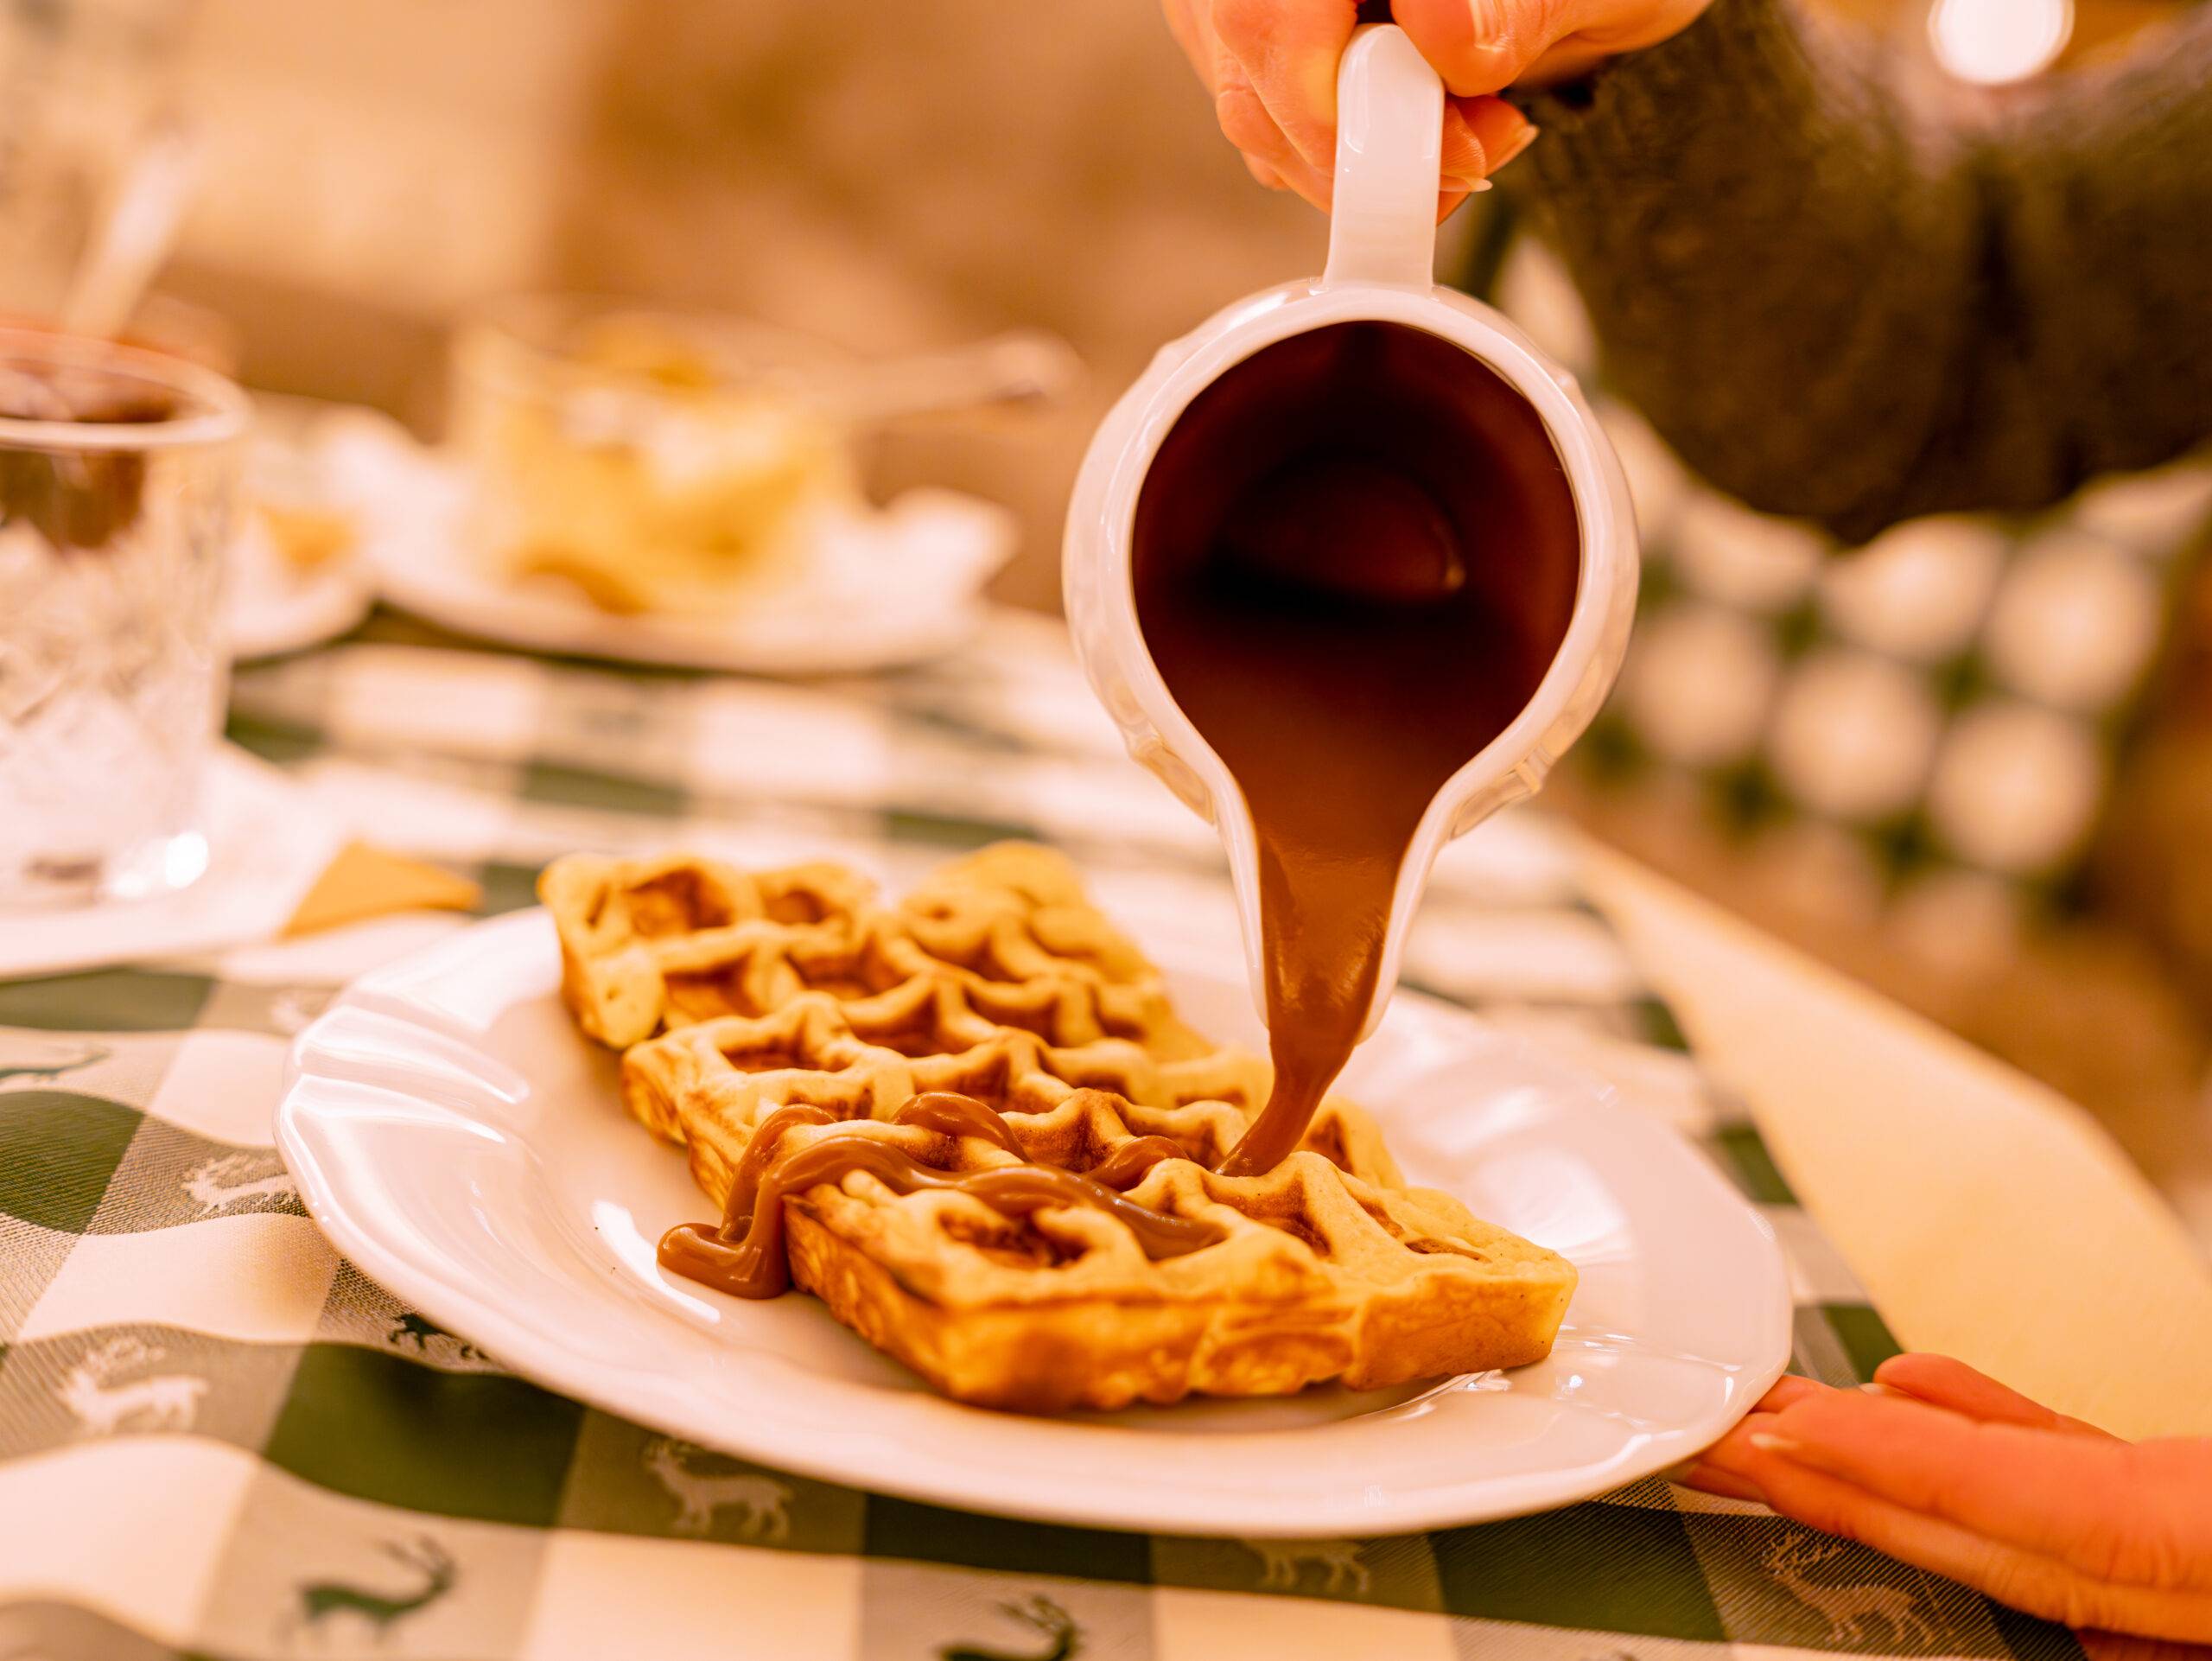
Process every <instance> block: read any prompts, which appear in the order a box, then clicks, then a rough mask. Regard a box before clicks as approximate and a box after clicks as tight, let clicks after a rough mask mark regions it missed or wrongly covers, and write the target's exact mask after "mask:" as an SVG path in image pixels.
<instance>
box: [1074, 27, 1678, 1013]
mask: <svg viewBox="0 0 2212 1661" xmlns="http://www.w3.org/2000/svg"><path fill="white" fill-rule="evenodd" d="M1337 85H1338V101H1337V113H1338V136H1337V172H1336V192H1335V217H1334V219H1333V220H1332V222H1331V224H1330V227H1329V261H1328V267H1327V269H1326V270H1325V271H1324V272H1323V274H1322V276H1321V277H1320V279H1319V281H1318V282H1317V281H1313V280H1311V279H1308V280H1306V281H1304V282H1299V283H1285V284H1283V285H1282V286H1281V288H1276V289H1270V290H1267V291H1265V292H1264V293H1261V294H1255V295H1252V296H1249V297H1247V298H1245V299H1243V300H1241V301H1238V302H1236V304H1235V305H1232V306H1230V307H1229V308H1228V309H1225V310H1224V311H1221V312H1217V313H1216V314H1215V315H1213V316H1212V317H1211V318H1209V319H1207V320H1206V321H1205V322H1204V323H1202V324H1200V325H1199V326H1198V328H1197V329H1195V330H1193V331H1192V333H1191V334H1186V335H1185V336H1184V337H1183V338H1182V339H1181V340H1176V341H1173V342H1171V343H1170V344H1169V345H1167V346H1166V347H1162V348H1161V349H1160V353H1159V354H1158V355H1157V356H1156V357H1154V359H1153V360H1152V364H1151V366H1149V367H1148V368H1147V370H1146V371H1145V372H1144V374H1143V375H1142V376H1141V377H1140V378H1139V379H1138V380H1137V382H1136V384H1135V385H1133V386H1131V387H1130V388H1129V390H1128V391H1127V392H1126V393H1124V394H1123V395H1122V398H1121V401H1120V402H1119V403H1117V404H1116V405H1115V406H1114V408H1113V410H1111V411H1110V412H1109V414H1108V416H1107V417H1106V419H1105V421H1104V422H1103V423H1102V424H1101V425H1100V427H1099V429H1098V434H1097V436H1096V437H1095V438H1094V439H1092V441H1091V444H1090V452H1089V454H1088V455H1086V456H1085V457H1084V464H1083V469H1082V472H1081V473H1080V474H1078V476H1077V480H1076V486H1075V493H1074V496H1073V498H1072V500H1071V502H1070V505H1069V509H1068V525H1067V540H1066V550H1065V567H1064V570H1063V581H1064V583H1065V594H1066V601H1067V613H1068V621H1069V625H1070V627H1071V629H1072V631H1073V633H1074V637H1075V645H1076V649H1077V653H1078V655H1079V656H1080V657H1081V659H1082V660H1083V666H1084V672H1085V673H1086V674H1087V675H1088V676H1089V677H1090V684H1091V686H1092V688H1093V690H1096V692H1097V694H1098V697H1099V698H1100V700H1101V701H1102V702H1103V703H1104V704H1105V706H1106V709H1107V710H1108V712H1109V714H1111V715H1112V716H1113V717H1114V720H1115V721H1116V723H1117V724H1118V725H1119V726H1120V728H1121V729H1122V738H1123V740H1124V741H1125V742H1126V743H1127V744H1128V748H1129V754H1131V755H1132V756H1134V757H1135V759H1136V760H1138V761H1140V762H1141V763H1142V764H1143V765H1144V766H1145V767H1148V768H1149V769H1151V771H1152V772H1154V773H1156V774H1158V775H1159V776H1160V779H1161V780H1164V781H1165V782H1166V785H1167V786H1168V788H1169V789H1171V790H1173V792H1175V794H1176V795H1177V796H1178V797H1179V798H1181V799H1182V800H1183V801H1184V802H1185V803H1186V804H1187V805H1189V806H1190V807H1191V808H1192V809H1193V810H1194V811H1197V812H1198V814H1199V815H1200V816H1201V817H1203V818H1205V819H1206V820H1207V822H1208V823H1210V824H1212V825H1213V827H1214V829H1215V831H1217V833H1218V834H1219V836H1220V837H1221V840H1222V844H1223V846H1224V849H1225V850H1226V851H1227V853H1228V856H1229V867H1230V878H1231V880H1232V881H1233V882H1234V883H1235V885H1236V902H1237V910H1238V914H1239V918H1240V920H1241V921H1242V923H1243V930H1244V957H1245V965H1246V969H1247V971H1248V972H1249V976H1250V978H1251V984H1252V994H1253V997H1254V1000H1255V1002H1257V1003H1258V1004H1259V1006H1260V1008H1261V1009H1262V1012H1264V1011H1265V1009H1266V1008H1267V995H1266V983H1265V980H1264V978H1263V971H1262V964H1261V961H1260V881H1259V868H1258V856H1257V853H1256V850H1255V841H1254V836H1253V830H1252V821H1251V816H1250V814H1249V811H1248V810H1247V809H1246V807H1245V805H1244V799H1243V795H1242V793H1241V792H1239V791H1238V789H1237V787H1236V781H1235V780H1233V779H1232V778H1231V777H1230V773H1229V770H1228V768H1227V767H1224V765H1223V763H1222V760H1221V758H1220V757H1219V756H1217V754H1214V751H1213V749H1212V748H1211V746H1209V745H1208V744H1207V742H1206V741H1205V739H1204V738H1202V737H1201V736H1200V735H1199V734H1198V729H1196V728H1195V727H1193V726H1192V723H1191V722H1190V719H1189V717H1188V716H1185V714H1184V713H1183V710H1181V708H1180V707H1179V705H1178V704H1177V703H1176V702H1175V700H1174V698H1173V697H1171V696H1170V695H1169V693H1168V690H1167V687H1166V683H1165V682H1164V681H1163V680H1162V679H1161V678H1160V671H1159V669H1158V668H1157V667H1156V666H1155V665H1154V663H1153V660H1152V654H1151V652H1149V651H1148V650H1147V647H1146V645H1145V640H1144V635H1143V633H1142V632H1141V629H1140V628H1139V627H1138V624H1137V611H1136V597H1135V589H1134V587H1133V585H1132V582H1131V561H1130V548H1131V540H1130V532H1131V527H1132V524H1133V521H1134V518H1135V511H1136V503H1137V497H1138V493H1139V492H1140V491H1141V489H1142V487H1143V485H1144V480H1145V475H1146V474H1147V471H1148V470H1149V469H1150V468H1151V466H1152V461H1153V458H1154V455H1155V454H1157V452H1158V450H1159V449H1160V443H1161V441H1162V440H1164V439H1165V438H1166V436H1167V434H1168V431H1169V430H1170V429H1172V428H1173V426H1174V424H1175V423H1176V420H1177V418H1178V417H1180V416H1181V415H1182V413H1183V411H1184V410H1185V409H1186V408H1187V407H1188V406H1189V405H1190V404H1191V402H1192V399H1194V398H1197V397H1198V394H1199V393H1200V392H1202V391H1205V389H1206V387H1207V386H1209V385H1211V384H1212V382H1213V381H1214V380H1215V379H1217V378H1218V377H1219V376H1220V375H1221V374H1222V373H1223V372H1224V371H1225V370H1227V369H1229V368H1230V366H1233V365H1235V364H1237V363H1241V362H1242V361H1243V360H1245V359H1247V358H1249V357H1250V356H1252V355H1253V354H1254V353H1256V352H1258V351H1260V350H1261V349H1262V347H1268V346H1270V345H1272V344H1274V342H1275V341H1278V340H1285V339H1287V338H1288V337H1290V336H1292V335H1294V334H1305V333H1306V332H1307V331H1308V330H1311V329H1316V328H1325V327H1327V326H1328V325H1331V324H1334V323H1344V322H1351V321H1362V320H1367V319H1380V320H1383V321H1389V322H1394V323H1401V324H1404V325H1407V326H1408V327H1410V328H1417V329H1421V330H1425V331H1426V332H1427V333H1428V334H1434V335H1438V336H1440V337H1442V338H1443V339H1444V340H1449V341H1451V342H1452V344H1454V345H1456V346H1459V347H1462V348H1463V349H1465V351H1466V352H1467V353H1469V354H1470V355H1471V356H1472V357H1474V358H1476V359H1478V360H1480V362H1481V363H1483V364H1484V365H1487V366H1489V367H1490V368H1491V370H1492V371H1494V372H1496V373H1497V374H1498V375H1499V376H1500V377H1502V378H1503V379H1504V380H1505V381H1506V383H1507V384H1508V385H1510V386H1512V387H1513V388H1514V389H1515V390H1516V391H1518V392H1519V393H1520V394H1521V395H1522V397H1523V398H1526V399H1527V400H1528V401H1529V404H1530V405H1531V406H1533V407H1534V408H1535V410H1536V412H1537V413H1538V415H1539V416H1540V417H1541V418H1542V421H1543V423H1544V427H1545V430H1546V431H1547V432H1548V434H1549V435H1550V437H1551V441H1552V443H1553V445H1554V448H1555V449H1557V451H1558V453H1559V459H1560V464H1561V466H1562V467H1563V468H1564V469H1565V471H1566V474H1567V483H1568V486H1569V487H1570V489H1571V490H1572V492H1573V499H1574V506H1575V512H1576V514H1577V517H1578V519H1579V520H1580V530H1581V542H1582V545H1581V565H1580V573H1579V582H1578V584H1577V588H1576V593H1575V600H1574V608H1573V613H1572V614H1571V616H1570V618H1569V620H1568V624H1567V633H1566V636H1565V638H1564V639H1563V640H1561V642H1560V647H1559V651H1558V653H1557V655H1556V656H1555V657H1554V659H1553V660H1552V664H1551V667H1550V669H1549V670H1548V671H1547V672H1546V673H1545V675H1544V677H1543V679H1542V681H1541V683H1540V684H1539V685H1538V686H1537V688H1536V691H1535V696H1534V697H1531V698H1530V699H1529V703H1528V705H1527V707H1526V708H1525V709H1523V710H1522V711H1521V714H1520V715H1519V716H1518V717H1517V718H1516V719H1515V720H1514V721H1513V722H1511V724H1510V725H1509V726H1508V727H1507V728H1506V729H1505V730H1504V731H1503V732H1502V733H1500V734H1499V735H1497V738H1495V739H1493V740H1492V741H1491V742H1490V743H1489V744H1488V745H1486V746H1484V748H1483V749H1482V751H1481V752H1480V754H1477V755H1475V756H1474V757H1473V758H1471V760H1469V761H1468V762H1467V764H1466V765H1465V767H1461V768H1460V769H1459V771H1458V772H1457V773H1453V774H1452V777H1451V778H1450V779H1449V780H1446V782H1445V785H1444V787H1443V788H1442V789H1441V790H1440V791H1439V792H1437V794H1436V799H1434V800H1433V802H1431V803H1430V804H1429V807H1428V811H1427V813H1426V814H1425V815H1424V816H1423V817H1422V818H1421V826H1420V829H1419V830H1418V831H1416V832H1415V833H1414V840H1413V843H1412V846H1411V847H1410V848H1409V849H1408V851H1407V854H1406V857H1405V862H1404V863H1403V865H1402V866H1401V868H1400V869H1399V872H1398V880H1397V886H1396V889H1395V894H1394V895H1393V899H1392V903H1391V908H1390V923H1389V934H1388V937H1387V941H1386V945H1385V948H1384V953H1383V970H1382V973H1381V975H1380V976H1379V977H1377V982H1376V993H1375V1001H1374V1002H1373V1004H1372V1005H1371V1006H1370V1008H1369V1010H1368V1013H1367V1023H1366V1029H1365V1030H1366V1031H1367V1032H1372V1031H1373V1030H1374V1028H1375V1025H1376V1022H1377V1021H1380V1020H1381V1019H1382V1015H1383V1009H1384V1007H1385V1006H1386V1005H1387V1004H1388V1003H1389V997H1390V993H1391V990H1392V989H1393V988H1394V987H1395V985H1396V984H1397V980H1398V965H1399V959H1400V958H1401V956H1402V952H1403V950H1404V945H1405V938H1406V932H1407V930H1408V927H1409V926H1411V924H1412V921H1413V915H1414V908H1415V907H1416V906H1417V905H1418V904H1419V902H1420V900H1421V889H1422V887H1423V886H1424V884H1425V883H1426V882H1427V879H1428V872H1429V868H1430V867H1431V865H1432V864H1433V862H1435V859H1436V855H1437V852H1438V850H1440V849H1441V848H1442V847H1443V845H1444V844H1445V843H1446V842H1448V841H1449V840H1451V839H1452V837H1456V836H1459V835H1460V834H1461V833H1462V832H1464V831H1467V830H1469V829H1471V828H1472V827H1473V826H1474V825H1476V824H1478V823H1480V822H1481V821H1482V820H1484V819H1485V818H1488V817H1489V816H1490V815H1491V814H1492V813H1494V812H1496V811H1497V810H1498V809H1499V808H1501V807H1503V806H1504V805H1506V804H1507V803H1508V802H1510V801H1513V800H1515V799H1517V798H1520V797H1522V796H1527V795H1529V794H1532V793H1533V792H1535V790H1536V789H1537V788H1538V787H1539V786H1541V785H1542V783H1543V781H1544V778H1545V775H1546V774H1547V773H1549V771H1550V770H1551V767H1552V765H1553V763H1554V762H1555V761H1556V760H1558V759H1559V757H1560V755H1561V754H1563V753H1564V752H1565V751H1566V749H1567V746H1568V745H1570V744H1572V743H1573V741H1575V739H1576V738H1578V737H1580V735H1581V733H1582V730H1583V729H1584V728H1586V727H1587V726H1588V725H1589V724H1590V718H1591V717H1592V716H1593V715H1595V714H1596V713H1597V710H1598V706H1599V703H1601V702H1602V701H1603V700H1604V698H1605V693H1606V690H1607V689H1608V688H1610V687H1611V685H1612V683H1613V678H1614V676H1615V674H1616V673H1617V672H1618V671H1619V668H1620V664H1621V659H1622V656H1623V654H1624V652H1625V651H1626V649H1627V646H1628V632H1629V624H1630V617H1631V614H1632V613H1633V612H1634V610H1635V603H1636V581H1637V538H1636V519H1635V514H1634V512H1633V510H1632V509H1631V508H1630V503H1629V494H1628V480H1627V479H1626V478H1625V476H1624V474H1622V472H1621V467H1620V463H1619V461H1618V459H1617V458H1616V457H1615V456H1614V455H1613V450H1612V446H1611V443H1609V442H1607V440H1606V438H1605V433H1604V432H1603V430H1601V429H1600V428H1599V425H1598V423H1597V420H1596V418H1595V417H1592V414H1591V412H1590V408H1589V405H1588V404H1586V403H1584V401H1583V398H1582V394H1581V391H1580V389H1579V388H1578V387H1577V385H1575V380H1574V378H1573V376H1572V375H1570V374H1569V373H1567V371H1566V370H1564V369H1562V368H1560V366H1557V365H1556V364H1554V363H1553V362H1551V361H1550V360H1548V358H1546V357H1545V356H1544V354H1543V353H1541V352H1540V351H1538V350H1537V348H1536V347H1535V343H1534V342H1533V341H1531V340H1529V337H1528V336H1527V335H1526V334H1522V332H1521V330H1520V329H1518V328H1515V327H1514V325H1513V324H1512V323H1510V321H1507V320H1506V319H1505V318H1504V317H1503V316H1502V315H1500V314H1498V313H1497V311H1495V310H1493V309H1491V308H1490V307H1488V306H1485V305H1483V304H1481V303H1479V302H1476V301H1473V300H1471V299H1469V298H1468V297H1467V296H1465V295H1463V294H1459V293H1458V292H1456V291H1454V290H1451V289H1447V288H1440V287H1439V286H1438V285H1437V283H1436V282H1435V277H1434V263H1435V248H1436V192H1437V181H1438V169H1439V151H1440V147H1441V143H1442V137H1443V128H1444V88H1443V85H1442V83H1441V82H1440V80H1438V78H1437V75H1436V72H1435V71H1434V70H1433V69H1432V68H1430V67H1429V66H1428V63H1427V60H1424V59H1423V58H1422V57H1421V54H1420V53H1419V52H1418V51H1416V50H1415V49H1414V44H1413V42H1412V41H1410V40H1409V39H1408V37H1407V36H1406V35H1405V33H1404V31H1403V30H1402V29H1398V28H1396V27H1395V26H1394V25H1390V24H1375V25H1370V26H1369V27H1366V28H1363V29H1361V30H1360V31H1359V32H1358V33H1357V35H1355V36H1354V38H1353V40H1352V43H1351V47H1350V48H1349V49H1348V50H1347V51H1346V52H1345V54H1344V63H1343V66H1342V67H1341V68H1340V69H1339V70H1338V83H1337Z"/></svg>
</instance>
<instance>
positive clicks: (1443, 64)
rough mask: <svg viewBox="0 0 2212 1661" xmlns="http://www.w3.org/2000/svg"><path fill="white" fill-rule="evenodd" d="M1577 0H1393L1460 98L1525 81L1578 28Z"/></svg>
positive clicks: (1401, 20) (1402, 21)
mask: <svg viewBox="0 0 2212 1661" xmlns="http://www.w3.org/2000/svg"><path fill="white" fill-rule="evenodd" d="M1575 10H1577V6H1576V3H1575V0H1392V4H1391V7H1390V13H1391V16H1393V17H1394V18H1395V19H1396V20H1397V22H1398V25H1399V27H1400V28H1402V29H1404V30H1405V31H1406V33H1407V34H1408V35H1410V36H1411V37H1412V39H1413V43H1414V45H1415V46H1416V47H1418V48H1421V56H1423V57H1424V58H1427V60H1429V62H1430V63H1431V64H1433V65H1434V66H1435V68H1436V73H1438V74H1440V75H1441V76H1442V77H1443V78H1444V84H1445V85H1446V86H1448V87H1449V88H1451V90H1452V93H1453V94H1454V95H1455V96H1457V97H1459V98H1471V97H1474V96H1475V95H1476V94H1478V93H1481V92H1497V91H1498V90H1499V89H1500V88H1502V87H1506V86H1511V85H1512V84H1513V83H1514V82H1515V81H1516V80H1520V79H1521V77H1522V76H1523V75H1524V74H1526V73H1528V72H1529V69H1530V68H1531V67H1533V66H1534V65H1535V61H1536V60H1537V59H1539V58H1541V56H1543V54H1544V53H1545V52H1546V51H1547V50H1548V49H1549V48H1550V47H1551V45H1552V43H1553V42H1554V41H1557V40H1559V39H1560V37H1561V36H1563V35H1567V34H1570V33H1572V32H1573V27H1574V20H1573V14H1574V12H1575Z"/></svg>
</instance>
